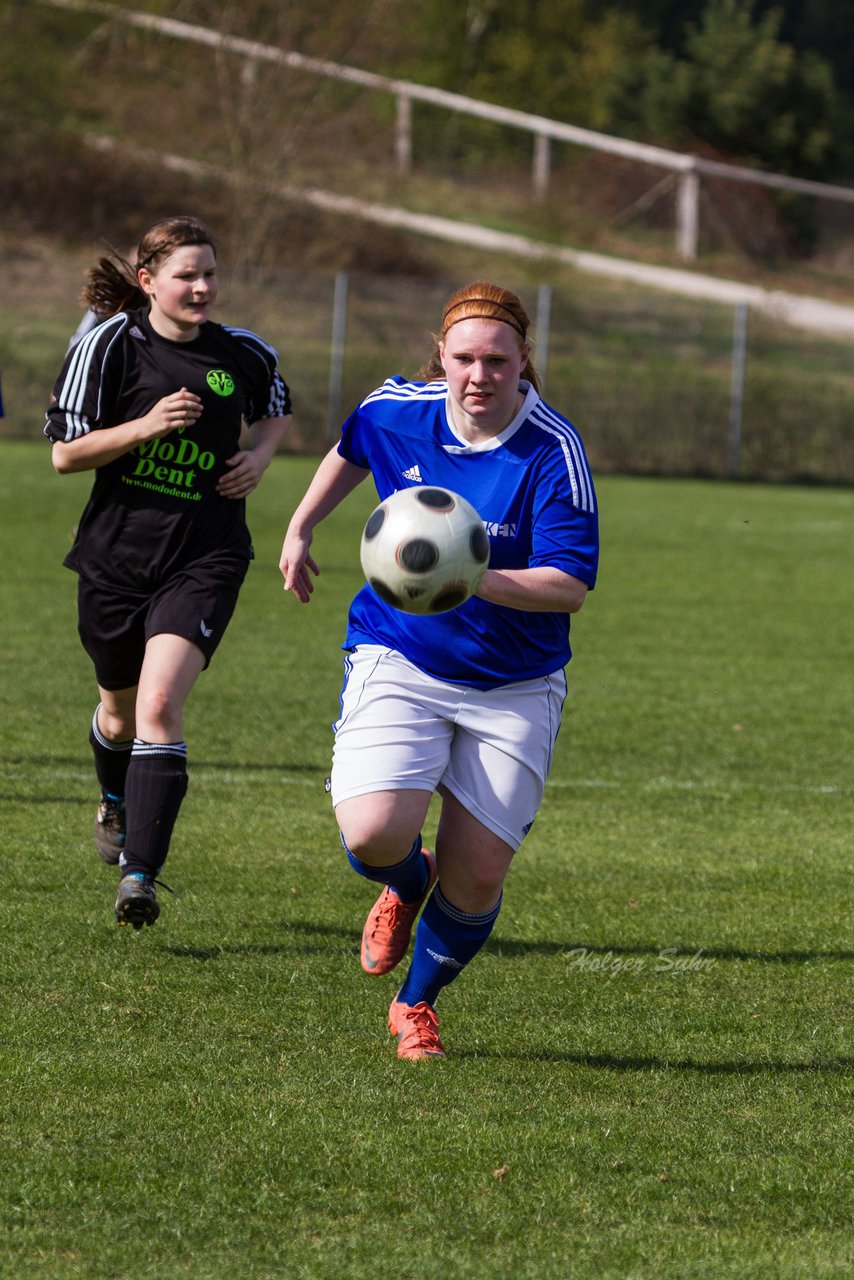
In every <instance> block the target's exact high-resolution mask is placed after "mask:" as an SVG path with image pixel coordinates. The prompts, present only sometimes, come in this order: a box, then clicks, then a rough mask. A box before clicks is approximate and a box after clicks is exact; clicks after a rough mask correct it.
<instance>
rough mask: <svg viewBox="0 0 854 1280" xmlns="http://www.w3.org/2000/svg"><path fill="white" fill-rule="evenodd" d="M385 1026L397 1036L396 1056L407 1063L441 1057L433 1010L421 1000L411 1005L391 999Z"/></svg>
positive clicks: (441, 1048)
mask: <svg viewBox="0 0 854 1280" xmlns="http://www.w3.org/2000/svg"><path fill="white" fill-rule="evenodd" d="M388 1029H389V1031H390V1032H391V1034H392V1035H393V1036H397V1056H398V1057H399V1058H404V1059H405V1060H406V1061H407V1062H420V1061H421V1059H422V1058H444V1057H445V1050H444V1048H443V1046H442V1041H441V1040H440V1039H439V1019H438V1017H437V1016H436V1010H435V1009H434V1008H433V1007H432V1006H431V1005H429V1004H427V1002H426V1001H425V1000H422V1001H421V1002H420V1004H411V1005H410V1004H401V1003H400V1002H399V1001H398V1000H392V1002H391V1008H390V1009H389V1011H388Z"/></svg>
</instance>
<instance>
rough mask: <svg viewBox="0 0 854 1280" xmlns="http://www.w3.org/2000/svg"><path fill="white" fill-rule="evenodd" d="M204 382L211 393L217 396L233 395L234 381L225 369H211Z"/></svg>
mask: <svg viewBox="0 0 854 1280" xmlns="http://www.w3.org/2000/svg"><path fill="white" fill-rule="evenodd" d="M205 381H206V382H207V384H208V386H209V387H210V389H211V391H214V392H215V393H216V394H217V395H218V396H230V395H233V394H234V379H233V378H232V376H231V374H230V373H226V371H225V369H211V370H210V372H209V373H208V375H207V377H206V378H205Z"/></svg>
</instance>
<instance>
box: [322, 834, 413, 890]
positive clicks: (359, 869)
mask: <svg viewBox="0 0 854 1280" xmlns="http://www.w3.org/2000/svg"><path fill="white" fill-rule="evenodd" d="M341 843H342V844H343V845H344V848H345V850H346V852H347V861H348V862H349V863H350V866H351V867H352V868H353V870H354V871H355V872H356V873H357V874H358V875H360V876H364V877H365V879H366V880H376V882H377V883H378V884H387V885H388V886H389V888H390V889H393V890H394V892H395V893H396V894H397V896H398V897H399V898H400V900H401V901H402V902H414V901H415V899H416V898H420V897H421V895H422V894H423V893H424V890H425V889H426V888H427V880H428V878H429V875H430V871H429V868H428V866H427V859H426V858H422V856H421V832H420V831H419V833H418V835H417V836H416V837H415V840H414V842H413V845H412V848H411V849H410V850H409V853H408V854H407V855H406V857H405V858H404V859H403V861H402V862H396V863H395V864H394V866H391V867H372V866H371V864H370V863H369V862H362V861H361V859H360V858H357V857H356V855H355V854H354V853H351V852H350V850H349V849H348V848H347V846H346V844H344V837H343V836H341Z"/></svg>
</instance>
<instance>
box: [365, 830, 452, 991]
mask: <svg viewBox="0 0 854 1280" xmlns="http://www.w3.org/2000/svg"><path fill="white" fill-rule="evenodd" d="M421 852H422V854H423V855H424V857H425V858H426V859H427V869H428V875H427V888H426V889H425V890H424V892H423V893H422V895H421V897H420V898H416V899H415V901H414V902H403V901H402V900H401V899H400V898H399V897H398V896H397V894H396V893H395V892H394V890H393V889H392V888H390V887H389V886H388V885H386V887H385V889H383V891H382V893H381V894H380V896H379V897H378V898H377V900H376V902H375V903H374V905H373V907H372V908H371V911H370V914H369V915H368V918H367V920H366V921H365V927H364V929H363V930H362V968H363V969H364V970H365V973H372V974H376V975H377V976H380V975H382V974H384V973H391V971H392V969H394V968H395V966H396V965H398V964H400V962H401V960H402V959H403V957H404V956H405V955H406V951H407V948H408V947H409V939H410V938H411V937H412V926H413V925H414V923H415V917H416V916H417V915H418V912H419V911H420V910H421V908H422V906H423V905H424V900H425V899H426V897H427V895H428V893H429V892H430V890H431V889H432V888H433V885H434V884H435V883H436V879H437V872H436V859H435V858H434V857H433V855H432V853H430V852H429V851H428V850H427V849H422V850H421Z"/></svg>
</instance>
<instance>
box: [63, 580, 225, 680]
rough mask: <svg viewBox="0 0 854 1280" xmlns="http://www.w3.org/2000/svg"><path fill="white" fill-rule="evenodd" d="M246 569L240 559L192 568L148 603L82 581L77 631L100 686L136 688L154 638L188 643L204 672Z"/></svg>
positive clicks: (160, 589)
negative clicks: (202, 661) (199, 656)
mask: <svg viewBox="0 0 854 1280" xmlns="http://www.w3.org/2000/svg"><path fill="white" fill-rule="evenodd" d="M248 568H249V562H248V561H247V560H238V559H235V560H217V561H213V562H202V563H199V564H195V565H190V566H189V567H188V568H187V569H184V570H183V571H182V572H180V573H176V574H174V575H173V576H172V577H171V578H170V579H169V581H168V582H166V583H164V585H163V586H162V587H160V588H159V589H158V590H157V591H155V592H154V594H153V595H151V596H148V597H147V598H140V597H139V596H138V595H134V596H131V595H128V594H127V593H126V592H123V591H121V590H120V589H112V588H109V587H101V586H96V585H95V584H94V583H93V582H90V581H89V580H88V579H86V578H80V579H79V580H78V585H77V630H78V632H79V633H80V639H81V640H82V642H83V648H84V649H85V650H86V652H87V653H88V654H89V657H90V658H91V659H92V661H93V663H94V664H95V676H96V678H97V681H98V684H99V685H100V687H101V688H102V689H110V690H115V689H131V688H133V687H134V686H135V685H137V684H139V674H140V672H141V670H142V660H143V658H144V657H145V646H146V644H147V642H148V640H149V639H150V638H151V636H156V635H162V634H167V635H172V636H182V637H183V639H185V640H191V641H192V643H193V644H194V645H196V647H197V648H199V649H201V651H202V653H203V654H204V656H205V667H207V666H208V664H209V663H210V660H211V658H212V657H213V655H214V652H215V650H216V647H217V645H218V644H219V642H220V640H221V639H222V637H223V635H224V633H225V629H226V627H227V626H228V624H229V622H230V620H231V615H232V614H233V613H234V607H235V605H236V604H237V597H238V595H239V594H240V588H241V586H242V585H243V579H244V578H245V577H246V570H247V569H248Z"/></svg>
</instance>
